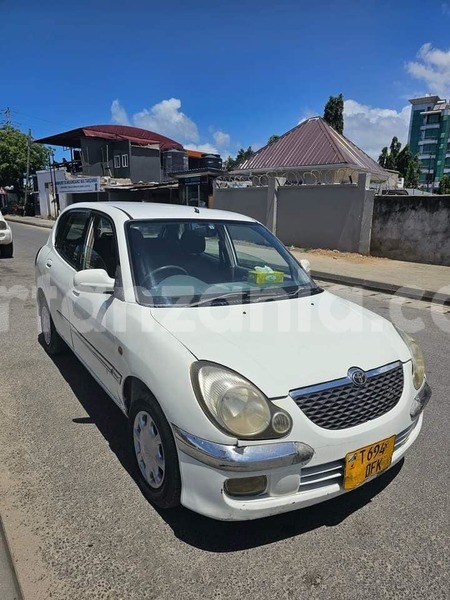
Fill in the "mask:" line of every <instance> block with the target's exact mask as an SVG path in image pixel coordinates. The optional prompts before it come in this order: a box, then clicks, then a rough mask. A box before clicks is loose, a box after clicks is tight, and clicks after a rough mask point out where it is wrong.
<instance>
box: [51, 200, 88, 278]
mask: <svg viewBox="0 0 450 600" xmlns="http://www.w3.org/2000/svg"><path fill="white" fill-rule="evenodd" d="M89 222H90V212H89V211H88V210H86V211H84V210H83V211H81V210H72V211H69V212H68V213H66V214H65V215H63V217H62V218H61V219H60V221H59V223H58V229H57V231H56V241H55V246H56V249H57V251H58V253H59V254H60V255H61V256H62V257H63V258H64V259H65V260H66V261H67V262H68V263H69V264H70V265H71V266H72V267H73V268H74V269H76V270H77V271H78V270H79V269H80V268H82V267H81V261H82V258H83V248H84V246H85V240H86V233H87V229H88V225H89Z"/></svg>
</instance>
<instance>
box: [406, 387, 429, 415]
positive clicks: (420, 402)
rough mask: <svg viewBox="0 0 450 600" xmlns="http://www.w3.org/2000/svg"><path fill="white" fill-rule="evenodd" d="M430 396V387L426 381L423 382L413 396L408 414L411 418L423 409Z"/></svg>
mask: <svg viewBox="0 0 450 600" xmlns="http://www.w3.org/2000/svg"><path fill="white" fill-rule="evenodd" d="M430 398H431V388H430V386H429V385H428V383H427V382H425V384H424V386H423V387H422V389H421V390H420V392H419V393H418V394H417V396H416V397H415V398H414V400H413V403H412V405H411V410H410V411H409V414H410V415H411V419H415V418H416V417H417V416H418V415H420V413H421V412H422V411H423V409H424V408H425V406H426V405H427V404H428V401H429V399H430Z"/></svg>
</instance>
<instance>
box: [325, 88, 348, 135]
mask: <svg viewBox="0 0 450 600" xmlns="http://www.w3.org/2000/svg"><path fill="white" fill-rule="evenodd" d="M323 118H324V121H326V122H327V123H328V124H329V125H331V127H333V128H334V129H335V130H336V131H337V132H338V133H340V134H342V133H344V97H343V96H342V94H339V96H330V97H329V98H328V102H327V103H326V104H325V108H324V111H323Z"/></svg>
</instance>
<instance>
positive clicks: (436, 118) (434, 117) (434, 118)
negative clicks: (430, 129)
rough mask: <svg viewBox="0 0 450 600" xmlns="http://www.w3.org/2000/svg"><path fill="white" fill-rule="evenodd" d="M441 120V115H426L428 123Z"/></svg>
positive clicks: (431, 123)
mask: <svg viewBox="0 0 450 600" xmlns="http://www.w3.org/2000/svg"><path fill="white" fill-rule="evenodd" d="M440 120H441V115H440V114H437V115H428V125H433V124H434V123H439V121H440Z"/></svg>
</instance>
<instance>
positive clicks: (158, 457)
mask: <svg viewBox="0 0 450 600" xmlns="http://www.w3.org/2000/svg"><path fill="white" fill-rule="evenodd" d="M128 427H129V441H130V449H131V452H132V456H133V459H134V465H135V468H136V475H137V480H138V483H139V487H140V489H141V491H142V493H143V494H144V496H145V497H146V498H147V500H149V501H150V502H151V503H152V504H154V505H155V506H157V507H158V508H164V509H166V508H175V507H176V506H179V504H180V497H181V477H180V467H179V463H178V453H177V448H176V445H175V440H174V437H173V434H172V430H171V428H170V425H169V423H168V422H167V419H166V417H165V416H164V413H163V411H162V410H161V407H160V406H159V404H158V403H157V401H156V400H155V398H154V397H153V396H152V395H151V394H150V393H149V392H146V391H143V390H142V391H141V392H140V394H139V395H138V396H137V397H136V399H135V400H134V401H133V402H132V404H131V408H130V412H129V425H128Z"/></svg>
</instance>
